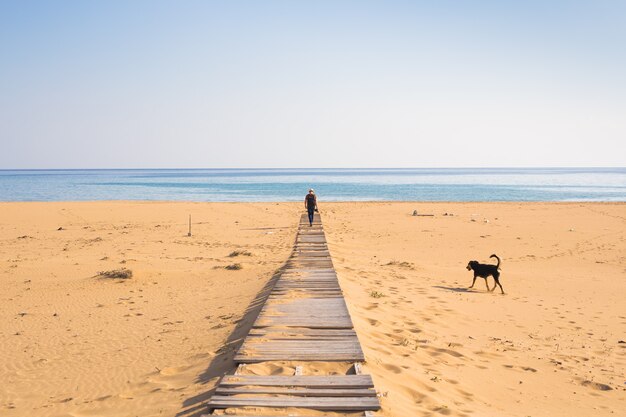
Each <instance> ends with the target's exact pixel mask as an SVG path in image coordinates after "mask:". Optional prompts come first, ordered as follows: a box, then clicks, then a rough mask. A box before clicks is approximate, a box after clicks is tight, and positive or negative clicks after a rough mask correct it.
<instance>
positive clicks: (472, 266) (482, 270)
mask: <svg viewBox="0 0 626 417" xmlns="http://www.w3.org/2000/svg"><path fill="white" fill-rule="evenodd" d="M490 258H496V259H497V260H498V264H497V265H487V264H481V263H478V261H469V263H468V264H467V270H468V271H471V270H474V280H473V281H472V285H471V286H470V288H473V287H474V283H475V282H476V278H478V277H481V278H485V285H486V286H487V291H493V290H495V289H496V285H498V286H499V287H500V291H502V294H504V289H503V288H502V285H500V271H498V269H500V258H498V255H496V254H495V253H494V254H493V255H491V256H490ZM490 275H491V276H492V277H493V279H494V280H495V281H496V283H495V284H493V288H492V289H489V284H488V283H487V277H489V276H490Z"/></svg>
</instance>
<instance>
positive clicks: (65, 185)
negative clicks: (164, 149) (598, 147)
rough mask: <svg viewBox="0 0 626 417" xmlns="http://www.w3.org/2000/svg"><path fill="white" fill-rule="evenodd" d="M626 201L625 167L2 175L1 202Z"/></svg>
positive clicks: (10, 172)
mask: <svg viewBox="0 0 626 417" xmlns="http://www.w3.org/2000/svg"><path fill="white" fill-rule="evenodd" d="M311 187H312V188H314V189H315V191H316V194H317V195H318V199H319V200H320V201H626V168H437V169H430V168H423V169H419V168H417V169H123V170H0V201H82V200H180V201H300V200H303V198H304V195H305V194H306V192H307V190H308V189H309V188H311Z"/></svg>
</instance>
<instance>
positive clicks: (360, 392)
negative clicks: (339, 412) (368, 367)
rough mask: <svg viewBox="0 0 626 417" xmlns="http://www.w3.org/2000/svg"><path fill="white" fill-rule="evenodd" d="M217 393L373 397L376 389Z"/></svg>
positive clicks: (221, 392) (225, 392) (230, 392)
mask: <svg viewBox="0 0 626 417" xmlns="http://www.w3.org/2000/svg"><path fill="white" fill-rule="evenodd" d="M215 393H216V394H217V395H246V394H268V395H293V396H296V397H375V396H376V391H374V390H373V389H368V388H356V389H347V388H343V389H342V388H339V389H315V388H313V389H311V388H289V387H286V388H273V387H268V388H263V387H260V388H221V387H218V388H217V389H216V390H215Z"/></svg>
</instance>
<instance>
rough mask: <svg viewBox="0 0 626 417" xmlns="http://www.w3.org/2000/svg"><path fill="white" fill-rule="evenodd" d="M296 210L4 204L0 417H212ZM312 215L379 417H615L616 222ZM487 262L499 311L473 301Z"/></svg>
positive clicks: (618, 403) (621, 358) (572, 206)
mask: <svg viewBox="0 0 626 417" xmlns="http://www.w3.org/2000/svg"><path fill="white" fill-rule="evenodd" d="M301 206H302V204H301V203H254V204H252V203H172V202H163V203H157V202H85V203H0V248H1V250H0V254H1V256H0V283H1V285H2V289H3V291H2V294H1V305H2V308H0V381H2V384H1V386H0V415H2V416H5V415H6V416H9V417H11V416H27V415H28V416H34V415H36V416H42V417H46V416H54V417H60V416H74V417H79V416H81V417H82V416H135V415H138V416H139V415H140V416H148V417H149V416H175V415H176V416H182V417H189V416H194V417H196V416H199V415H200V414H202V413H204V412H206V407H205V406H204V402H205V401H206V400H207V399H208V397H209V396H210V393H211V390H212V389H213V388H214V386H215V384H216V383H217V381H218V380H219V378H220V377H221V376H222V375H224V373H226V372H229V371H232V369H233V367H234V365H233V361H232V357H233V355H234V351H235V349H236V348H237V345H238V342H239V340H240V339H241V337H243V336H244V335H245V334H246V332H247V329H249V327H250V326H251V324H252V322H253V321H254V318H255V314H256V313H257V312H258V309H259V306H260V305H259V299H260V296H261V295H262V294H263V293H264V291H265V290H266V289H267V288H266V286H267V284H268V282H270V280H271V278H272V276H273V275H274V274H275V273H276V271H277V270H278V269H279V268H280V267H281V266H282V265H283V264H284V262H285V261H286V259H287V257H288V256H289V253H290V251H291V248H292V245H293V240H294V237H295V233H296V228H297V222H298V220H299V216H300V214H301V212H302V208H301ZM320 209H321V213H322V216H323V222H324V226H325V230H326V237H327V239H328V242H329V248H330V251H331V254H332V256H333V262H334V264H335V268H336V270H337V273H338V275H339V280H340V283H341V285H342V288H343V291H344V293H345V297H346V300H347V303H348V307H349V309H350V312H351V314H352V320H353V322H354V324H355V327H356V330H357V333H358V337H359V339H360V341H361V344H362V345H363V349H364V351H365V355H366V359H367V363H366V366H365V370H366V372H368V373H370V374H371V375H372V377H373V379H374V382H375V385H376V389H377V390H378V391H379V392H380V398H381V403H382V406H383V409H382V410H381V411H380V412H379V413H376V415H380V416H397V417H401V416H402V417H404V416H411V415H424V416H425V415H451V416H488V415H498V416H524V417H525V416H547V415H550V416H573V415H576V416H590V415H594V416H595V415H598V416H600V415H621V413H623V411H622V412H620V411H619V410H624V409H625V408H626V392H625V390H626V380H625V375H626V343H625V342H626V313H625V311H626V304H625V301H624V299H625V298H624V295H625V294H626V280H624V276H625V272H626V205H625V204H609V203H361V202H351V203H324V202H323V201H321V202H320ZM414 210H417V211H418V213H420V214H433V216H412V215H411V214H412V212H413V211H414ZM189 215H192V223H193V225H192V236H187V232H188V224H187V221H188V216H189ZM492 253H496V254H497V255H498V256H500V258H501V259H502V265H501V269H502V271H501V272H502V275H501V283H502V285H503V287H504V290H505V292H506V294H505V295H502V294H500V292H499V290H496V291H494V292H488V291H487V290H486V289H485V284H484V280H483V279H481V278H479V279H478V280H477V282H476V285H475V287H474V288H473V289H471V290H468V289H467V287H468V286H469V285H470V284H471V281H472V273H471V272H469V271H467V270H466V269H465V267H466V265H467V262H468V261H469V260H472V259H475V260H478V261H480V262H485V263H492V262H493V260H492V259H489V255H491V254H492ZM226 267H231V268H233V269H226ZM120 268H126V269H128V270H131V271H132V274H133V276H132V278H128V279H115V278H106V277H103V276H99V275H98V274H99V273H100V272H103V271H112V270H117V269H120ZM489 285H490V286H493V280H492V279H489ZM322 371H323V370H321V371H320V372H322Z"/></svg>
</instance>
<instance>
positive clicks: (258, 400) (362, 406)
mask: <svg viewBox="0 0 626 417" xmlns="http://www.w3.org/2000/svg"><path fill="white" fill-rule="evenodd" d="M208 405H209V407H212V408H230V407H276V408H288V407H298V408H310V409H314V410H322V411H329V410H332V411H365V410H379V409H380V404H379V402H378V398H376V397H373V398H371V397H304V398H302V397H296V398H293V397H244V396H237V397H231V396H224V395H214V396H213V397H211V399H210V400H209V404H208Z"/></svg>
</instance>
